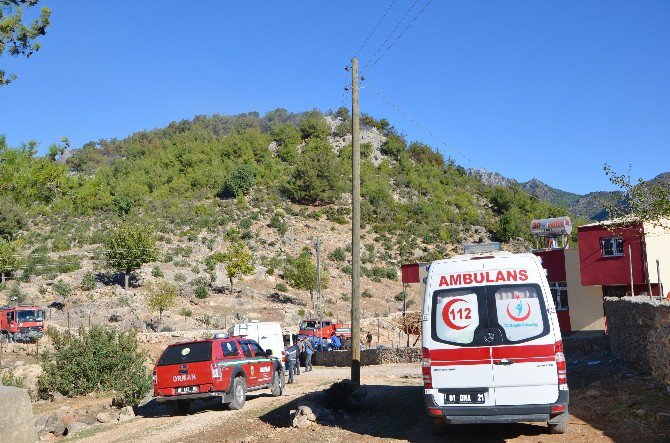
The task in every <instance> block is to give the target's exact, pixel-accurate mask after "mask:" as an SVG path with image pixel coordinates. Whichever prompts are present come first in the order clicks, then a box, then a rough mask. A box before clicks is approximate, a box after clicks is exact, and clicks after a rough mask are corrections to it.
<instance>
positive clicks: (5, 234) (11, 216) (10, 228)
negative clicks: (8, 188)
mask: <svg viewBox="0 0 670 443" xmlns="http://www.w3.org/2000/svg"><path fill="white" fill-rule="evenodd" d="M25 224H26V218H25V215H24V211H23V209H22V208H21V207H20V206H19V205H18V203H16V202H15V201H14V200H13V199H11V198H9V197H5V196H0V237H2V238H6V239H11V238H13V237H14V236H15V235H16V234H17V233H18V232H19V231H20V230H21V229H23V228H24V227H25Z"/></svg>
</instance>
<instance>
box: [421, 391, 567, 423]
mask: <svg viewBox="0 0 670 443" xmlns="http://www.w3.org/2000/svg"><path fill="white" fill-rule="evenodd" d="M568 399H569V394H568V391H559V393H558V400H557V401H556V403H550V404H544V405H514V406H438V405H437V404H435V401H434V400H433V396H432V395H430V394H428V395H424V402H425V404H426V408H427V409H428V410H429V414H430V415H431V417H434V418H436V419H437V418H444V419H446V421H447V423H453V424H473V423H518V422H554V421H560V420H561V419H562V418H564V415H565V416H567V413H568ZM561 406H562V407H563V408H561V411H560V412H552V411H551V410H552V407H554V408H556V407H561ZM438 409H439V410H440V411H441V414H440V415H437V414H435V413H431V412H430V410H432V411H436V410H438Z"/></svg>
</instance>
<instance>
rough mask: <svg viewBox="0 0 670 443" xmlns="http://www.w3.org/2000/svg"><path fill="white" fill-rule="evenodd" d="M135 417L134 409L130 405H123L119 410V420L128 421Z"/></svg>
mask: <svg viewBox="0 0 670 443" xmlns="http://www.w3.org/2000/svg"><path fill="white" fill-rule="evenodd" d="M133 418H135V411H133V407H132V406H125V407H123V408H121V410H120V411H119V421H128V420H132V419H133Z"/></svg>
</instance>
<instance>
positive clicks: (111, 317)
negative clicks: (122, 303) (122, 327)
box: [107, 314, 123, 323]
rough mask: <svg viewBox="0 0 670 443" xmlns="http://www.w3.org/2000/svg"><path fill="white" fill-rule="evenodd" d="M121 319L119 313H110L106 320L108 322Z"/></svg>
mask: <svg viewBox="0 0 670 443" xmlns="http://www.w3.org/2000/svg"><path fill="white" fill-rule="evenodd" d="M121 320H123V317H122V316H121V315H119V314H112V315H110V316H109V318H108V319H107V321H109V322H110V323H118V322H120V321H121Z"/></svg>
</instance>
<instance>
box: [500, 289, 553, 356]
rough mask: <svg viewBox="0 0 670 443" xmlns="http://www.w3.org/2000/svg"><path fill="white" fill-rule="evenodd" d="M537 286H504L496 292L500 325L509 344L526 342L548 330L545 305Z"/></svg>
mask: <svg viewBox="0 0 670 443" xmlns="http://www.w3.org/2000/svg"><path fill="white" fill-rule="evenodd" d="M538 289H539V288H537V287H536V286H507V287H505V286H503V287H500V288H498V289H497V290H496V291H495V294H494V298H495V303H496V314H497V316H498V324H499V325H500V326H501V327H502V328H503V329H504V331H505V335H506V338H507V341H508V342H512V343H514V342H520V341H526V340H529V339H531V338H535V337H539V336H541V335H544V334H543V333H544V332H545V331H547V330H548V325H547V324H545V322H546V315H543V311H544V309H543V303H542V299H541V297H540V296H539V294H538Z"/></svg>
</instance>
